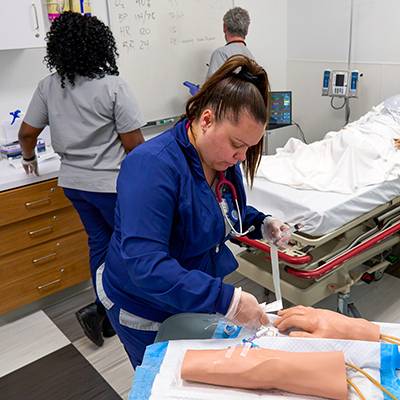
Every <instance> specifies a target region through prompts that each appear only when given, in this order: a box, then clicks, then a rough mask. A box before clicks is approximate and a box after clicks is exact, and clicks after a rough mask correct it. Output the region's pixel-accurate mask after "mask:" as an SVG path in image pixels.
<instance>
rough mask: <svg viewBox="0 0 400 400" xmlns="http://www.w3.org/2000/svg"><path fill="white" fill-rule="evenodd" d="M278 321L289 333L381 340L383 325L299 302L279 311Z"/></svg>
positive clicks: (280, 326) (295, 335)
mask: <svg viewBox="0 0 400 400" xmlns="http://www.w3.org/2000/svg"><path fill="white" fill-rule="evenodd" d="M278 315H279V317H280V318H279V319H277V320H276V321H275V322H274V325H275V326H276V327H277V328H278V329H279V331H280V332H285V331H288V330H290V332H289V336H293V337H316V338H329V339H347V340H365V341H368V342H379V340H380V327H379V325H377V324H374V323H373V322H370V321H367V320H366V319H362V318H351V317H346V316H345V315H342V314H339V313H337V312H334V311H329V310H323V309H320V308H313V307H303V306H296V307H292V308H288V309H286V310H281V311H279V312H278Z"/></svg>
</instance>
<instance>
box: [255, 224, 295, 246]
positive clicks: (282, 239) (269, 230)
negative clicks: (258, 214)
mask: <svg viewBox="0 0 400 400" xmlns="http://www.w3.org/2000/svg"><path fill="white" fill-rule="evenodd" d="M261 232H262V234H263V238H264V239H265V240H266V241H267V242H269V243H272V244H274V245H275V246H276V247H279V248H285V247H287V246H288V243H289V239H290V235H291V231H290V227H289V225H287V224H285V223H283V222H282V221H280V220H279V219H277V218H273V217H266V218H265V219H264V221H263V225H262V227H261Z"/></svg>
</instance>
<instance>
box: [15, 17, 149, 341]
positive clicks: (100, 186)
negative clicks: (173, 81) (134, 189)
mask: <svg viewBox="0 0 400 400" xmlns="http://www.w3.org/2000/svg"><path fill="white" fill-rule="evenodd" d="M117 55H118V53H117V49H116V45H115V40H114V37H113V35H112V33H111V31H110V29H109V28H108V27H107V26H106V25H105V24H104V23H103V22H101V21H100V20H98V19H97V18H96V17H90V16H83V15H81V14H78V13H73V12H65V13H63V14H62V15H61V16H60V17H58V18H57V19H56V20H55V21H54V22H53V23H52V25H51V28H50V31H49V32H48V33H47V55H46V57H45V62H46V64H47V67H48V68H49V69H50V71H53V70H55V72H54V73H52V74H51V75H49V76H47V77H46V78H44V79H42V80H41V81H40V82H39V85H38V87H37V89H36V91H35V93H34V95H33V98H32V100H31V102H30V105H29V107H28V110H27V112H26V115H25V118H24V121H23V123H22V125H21V129H20V131H19V142H20V144H21V148H22V155H23V161H22V163H23V165H24V168H25V171H26V173H27V174H30V173H32V174H36V175H38V166H37V160H36V155H35V151H34V149H35V146H36V140H37V137H38V136H39V134H40V133H41V131H42V130H43V128H44V127H45V126H46V125H49V127H50V130H51V142H52V145H53V148H54V150H55V151H56V152H57V153H58V154H59V156H60V158H61V167H60V171H59V175H58V184H59V186H61V187H62V188H63V189H64V193H65V195H66V196H67V197H68V199H69V200H70V201H71V202H72V204H73V205H74V207H75V209H76V210H77V212H78V213H79V216H80V218H81V220H82V223H83V225H84V227H85V230H86V232H87V234H88V243H89V249H90V270H91V274H92V280H93V279H94V277H95V276H96V270H97V268H98V267H99V266H100V265H101V264H102V263H103V262H104V258H105V254H106V251H107V247H108V244H109V241H110V238H111V234H112V232H113V228H114V208H115V201H116V178H117V174H118V172H119V169H120V165H121V162H122V160H123V159H124V157H125V155H126V153H128V152H129V151H131V150H132V149H133V148H135V147H136V146H137V145H139V144H141V143H143V141H144V139H143V135H142V133H141V130H140V127H141V126H142V125H143V120H142V115H141V113H140V110H139V108H138V105H137V102H136V100H135V98H134V96H133V95H132V93H131V92H130V90H129V88H128V86H127V84H126V83H125V82H124V81H123V80H122V79H121V78H120V77H118V68H117V65H116V61H115V59H116V56H117ZM76 315H77V318H78V321H79V323H80V324H81V326H82V328H83V330H84V332H85V334H86V335H87V336H88V338H89V339H90V340H92V341H93V342H94V343H95V344H96V345H98V346H101V345H102V344H103V341H104V339H103V335H104V336H105V337H107V336H112V335H113V334H114V331H113V329H112V327H111V325H110V323H109V321H108V319H107V316H106V313H105V310H104V307H103V306H102V304H101V303H100V302H99V301H98V300H96V303H93V304H90V305H88V306H86V307H84V308H82V309H81V310H79V311H78V312H77V313H76Z"/></svg>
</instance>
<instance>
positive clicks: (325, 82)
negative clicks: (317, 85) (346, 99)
mask: <svg viewBox="0 0 400 400" xmlns="http://www.w3.org/2000/svg"><path fill="white" fill-rule="evenodd" d="M331 74H332V70H331V69H326V70H325V71H324V76H323V78H322V96H328V94H329V84H330V82H331Z"/></svg>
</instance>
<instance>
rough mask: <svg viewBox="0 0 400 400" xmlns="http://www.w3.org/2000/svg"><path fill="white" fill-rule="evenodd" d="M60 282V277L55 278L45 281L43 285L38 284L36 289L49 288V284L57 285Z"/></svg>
mask: <svg viewBox="0 0 400 400" xmlns="http://www.w3.org/2000/svg"><path fill="white" fill-rule="evenodd" d="M60 283H61V278H59V279H55V280H54V281H51V282H49V283H45V284H44V285H40V286H38V287H37V289H38V290H39V291H40V290H46V289H48V288H50V287H51V286H55V285H59V284H60Z"/></svg>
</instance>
